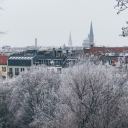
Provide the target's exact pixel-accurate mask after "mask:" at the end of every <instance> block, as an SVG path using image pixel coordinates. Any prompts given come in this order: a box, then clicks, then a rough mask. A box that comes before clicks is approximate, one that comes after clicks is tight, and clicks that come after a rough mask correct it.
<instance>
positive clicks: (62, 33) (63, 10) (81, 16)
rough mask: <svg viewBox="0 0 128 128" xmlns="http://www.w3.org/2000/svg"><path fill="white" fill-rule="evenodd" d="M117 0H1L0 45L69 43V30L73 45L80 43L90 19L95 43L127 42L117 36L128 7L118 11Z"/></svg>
mask: <svg viewBox="0 0 128 128" xmlns="http://www.w3.org/2000/svg"><path fill="white" fill-rule="evenodd" d="M115 4H116V0H4V2H3V5H2V6H3V7H4V8H5V10H4V11H1V15H0V30H2V31H8V34H6V35H2V36H1V37H0V46H3V45H11V46H12V47H16V46H17V47H19V46H29V45H34V39H35V38H37V39H38V45H40V46H60V45H63V44H66V45H68V38H69V33H70V30H71V32H72V40H73V45H74V46H81V45H82V42H83V40H84V39H85V38H87V35H88V33H89V29H90V23H91V21H92V24H93V31H94V39H95V41H96V42H95V43H96V45H105V46H107V45H109V46H124V45H125V46H126V45H127V46H128V38H127V37H125V38H123V37H119V34H121V28H122V27H123V26H127V25H126V21H127V20H128V19H127V18H126V16H127V13H128V9H127V10H125V11H124V12H121V13H120V14H119V15H117V14H116V13H117V9H114V6H115Z"/></svg>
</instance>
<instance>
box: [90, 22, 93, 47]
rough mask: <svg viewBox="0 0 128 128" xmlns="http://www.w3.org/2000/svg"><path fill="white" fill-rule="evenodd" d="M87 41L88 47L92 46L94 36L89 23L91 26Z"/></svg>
mask: <svg viewBox="0 0 128 128" xmlns="http://www.w3.org/2000/svg"><path fill="white" fill-rule="evenodd" d="M89 41H90V45H93V44H94V34H93V27H92V22H91V26H90V35H89Z"/></svg>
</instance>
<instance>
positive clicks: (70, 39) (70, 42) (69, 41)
mask: <svg viewBox="0 0 128 128" xmlns="http://www.w3.org/2000/svg"><path fill="white" fill-rule="evenodd" d="M68 46H69V47H72V37H71V32H70V36H69V40H68Z"/></svg>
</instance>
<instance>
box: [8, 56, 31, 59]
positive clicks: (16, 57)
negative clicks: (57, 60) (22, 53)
mask: <svg viewBox="0 0 128 128" xmlns="http://www.w3.org/2000/svg"><path fill="white" fill-rule="evenodd" d="M8 59H10V60H32V59H33V57H18V56H15V57H14V56H13V57H12V56H10V57H9V58H8Z"/></svg>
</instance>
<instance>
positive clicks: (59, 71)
mask: <svg viewBox="0 0 128 128" xmlns="http://www.w3.org/2000/svg"><path fill="white" fill-rule="evenodd" d="M61 70H62V69H61V68H57V73H58V74H61V73H62V71H61ZM50 71H51V72H52V73H54V69H53V68H52V69H51V70H50V69H47V72H50Z"/></svg>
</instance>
